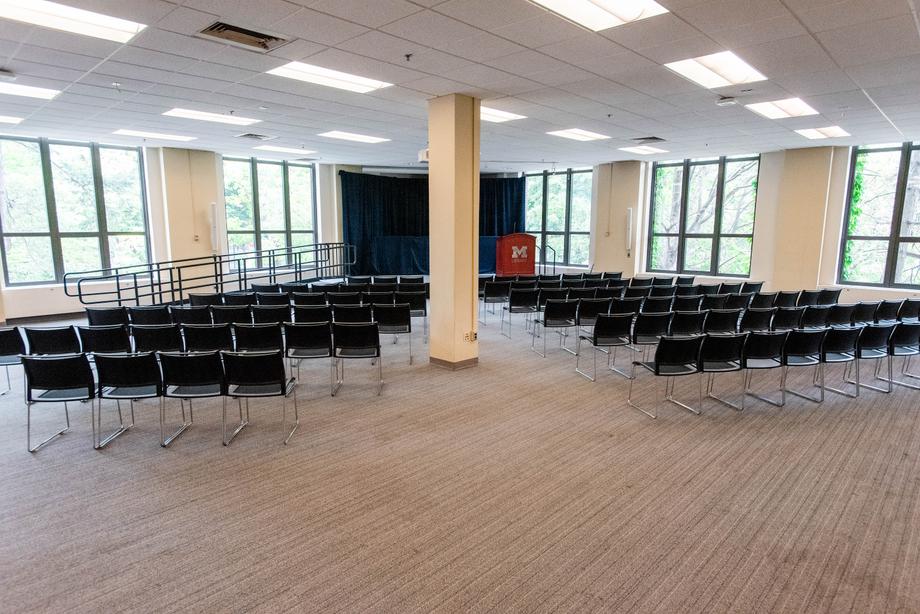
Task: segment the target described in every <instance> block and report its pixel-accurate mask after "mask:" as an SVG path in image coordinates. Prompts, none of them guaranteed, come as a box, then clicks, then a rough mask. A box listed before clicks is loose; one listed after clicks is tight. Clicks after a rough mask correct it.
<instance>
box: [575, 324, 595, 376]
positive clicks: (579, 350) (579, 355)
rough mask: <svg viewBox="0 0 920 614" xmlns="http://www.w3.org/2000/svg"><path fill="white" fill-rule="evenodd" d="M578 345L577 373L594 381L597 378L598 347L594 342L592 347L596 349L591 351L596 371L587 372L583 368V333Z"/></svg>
mask: <svg viewBox="0 0 920 614" xmlns="http://www.w3.org/2000/svg"><path fill="white" fill-rule="evenodd" d="M576 345H577V347H578V350H577V351H576V352H575V373H578V374H579V375H581V376H582V377H584V378H585V379H587V380H588V381H592V382H593V381H595V380H597V348H596V347H595V346H594V344H592V345H591V347H592V348H593V349H594V351H593V352H591V355H592V357H593V361H594V371H592V372H591V373H586V372H585V371H582V370H581V335H579V336H578V341H577V342H576Z"/></svg>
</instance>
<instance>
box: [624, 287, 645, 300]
mask: <svg viewBox="0 0 920 614" xmlns="http://www.w3.org/2000/svg"><path fill="white" fill-rule="evenodd" d="M651 292H652V286H651V284H649V285H648V286H628V287H627V288H625V289H624V290H623V298H635V297H640V298H645V297H646V296H648V295H649V294H650V293H651Z"/></svg>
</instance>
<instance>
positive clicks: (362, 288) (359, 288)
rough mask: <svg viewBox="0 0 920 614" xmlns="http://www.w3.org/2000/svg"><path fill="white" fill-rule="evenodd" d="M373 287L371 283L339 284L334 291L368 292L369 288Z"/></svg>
mask: <svg viewBox="0 0 920 614" xmlns="http://www.w3.org/2000/svg"><path fill="white" fill-rule="evenodd" d="M370 287H371V284H358V283H354V284H339V285H338V286H337V287H336V288H335V289H334V291H335V292H367V290H368V288H370Z"/></svg>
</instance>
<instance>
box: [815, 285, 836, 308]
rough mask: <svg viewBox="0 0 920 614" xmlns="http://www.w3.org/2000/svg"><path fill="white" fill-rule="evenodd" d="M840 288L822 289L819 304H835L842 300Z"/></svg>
mask: <svg viewBox="0 0 920 614" xmlns="http://www.w3.org/2000/svg"><path fill="white" fill-rule="evenodd" d="M840 292H841V290H840V288H834V289H829V288H826V289H824V290H821V292H820V293H819V294H818V304H819V305H834V304H836V303H838V302H839V301H840Z"/></svg>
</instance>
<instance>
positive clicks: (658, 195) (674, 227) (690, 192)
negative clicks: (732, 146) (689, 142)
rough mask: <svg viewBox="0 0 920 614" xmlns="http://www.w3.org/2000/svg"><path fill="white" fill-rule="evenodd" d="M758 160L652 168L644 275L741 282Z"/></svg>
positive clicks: (747, 267) (747, 265) (747, 260)
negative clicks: (727, 278)
mask: <svg viewBox="0 0 920 614" xmlns="http://www.w3.org/2000/svg"><path fill="white" fill-rule="evenodd" d="M759 170H760V158H759V157H737V158H724V157H723V158H713V159H708V160H684V161H682V162H663V163H656V164H655V165H654V167H653V177H654V179H653V185H652V202H651V215H650V216H649V242H648V267H647V268H648V270H649V271H654V272H659V271H660V272H667V273H690V274H699V275H720V276H738V277H747V276H748V275H750V272H751V248H752V246H753V243H754V207H755V204H756V201H757V174H758V172H759Z"/></svg>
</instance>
